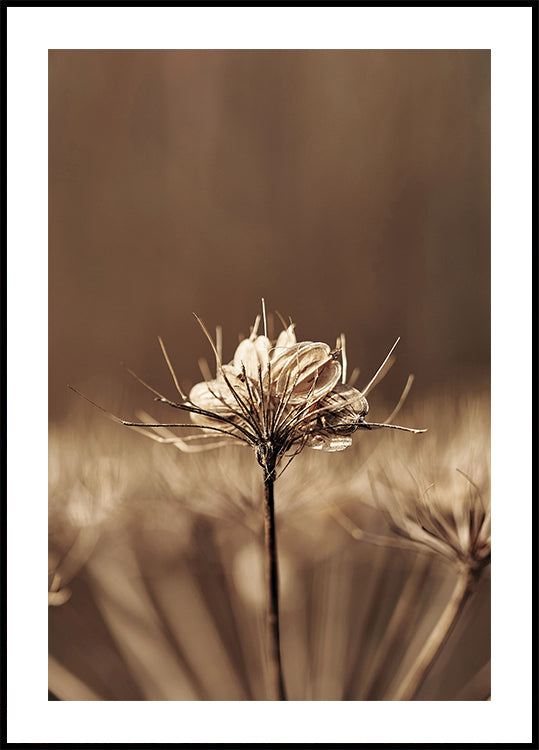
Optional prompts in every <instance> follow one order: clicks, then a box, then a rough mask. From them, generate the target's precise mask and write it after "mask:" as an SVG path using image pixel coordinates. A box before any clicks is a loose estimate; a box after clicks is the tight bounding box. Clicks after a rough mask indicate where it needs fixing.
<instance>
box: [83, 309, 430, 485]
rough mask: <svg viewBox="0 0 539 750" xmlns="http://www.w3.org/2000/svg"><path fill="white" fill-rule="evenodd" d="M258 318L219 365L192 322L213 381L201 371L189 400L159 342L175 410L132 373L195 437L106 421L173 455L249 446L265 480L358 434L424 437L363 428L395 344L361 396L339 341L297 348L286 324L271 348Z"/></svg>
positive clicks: (342, 339)
mask: <svg viewBox="0 0 539 750" xmlns="http://www.w3.org/2000/svg"><path fill="white" fill-rule="evenodd" d="M263 312H264V315H263V321H264V334H260V335H259V334H258V327H259V325H260V322H261V318H260V316H258V317H257V319H256V321H255V324H254V326H253V329H252V332H251V335H250V336H249V338H247V339H244V340H243V341H241V342H240V344H239V346H238V347H237V349H236V351H235V353H234V356H233V358H232V360H231V361H230V362H228V363H227V364H223V362H222V359H221V342H220V331H219V334H218V336H217V340H216V341H215V342H214V341H213V340H212V338H211V336H210V335H209V333H208V331H207V329H206V327H205V326H204V324H203V323H202V321H200V320H199V319H198V318H197V320H199V323H200V325H201V327H202V329H203V331H204V333H205V335H206V336H207V338H208V340H209V342H210V344H211V346H212V349H213V352H214V354H215V359H216V374H215V377H212V376H211V373H210V372H209V369H208V368H207V366H205V367H204V368H202V367H201V369H202V371H203V375H204V377H205V379H204V380H203V381H202V382H200V383H197V384H196V385H194V386H193V388H191V390H190V392H189V394H188V395H186V394H185V393H184V392H183V390H182V389H181V387H180V385H179V382H178V379H177V377H176V373H175V372H174V369H173V368H172V365H171V362H170V359H169V357H168V354H167V352H166V349H165V347H164V344H163V342H162V341H161V339H159V342H160V344H161V348H162V351H163V355H164V357H165V360H166V363H167V365H168V367H169V370H170V372H171V374H172V377H173V380H174V384H175V386H176V389H177V390H178V392H179V394H180V396H181V397H182V400H181V402H179V403H176V402H174V401H171V400H170V399H168V398H166V397H165V396H163V395H162V394H160V393H158V392H157V391H156V390H155V389H153V388H152V387H151V386H149V385H147V384H146V383H144V381H142V380H141V379H140V378H138V376H136V375H135V374H134V373H131V374H132V375H134V377H135V378H136V379H137V380H139V381H140V382H141V383H142V384H143V385H145V386H146V387H147V388H148V389H149V390H151V391H152V392H153V393H154V394H155V395H156V396H157V398H156V400H157V401H160V402H162V403H165V404H168V405H169V406H172V407H174V408H177V409H181V410H183V411H186V412H188V413H189V414H190V418H191V425H192V426H196V427H198V428H200V429H201V434H199V435H197V436H195V435H192V436H188V437H186V438H183V439H180V438H179V437H175V436H173V435H170V434H168V435H165V434H164V433H163V429H162V428H166V427H186V426H188V425H187V424H177V423H176V424H159V423H154V422H152V421H144V422H127V421H125V420H122V419H118V418H117V417H114V416H113V415H110V414H109V416H112V417H113V418H114V419H116V420H117V421H119V422H121V423H122V424H125V425H127V426H130V427H134V428H136V429H138V430H139V431H141V432H143V433H144V434H146V435H147V436H148V437H151V438H152V439H154V440H157V441H158V442H165V443H171V444H175V445H176V446H177V447H178V448H179V449H180V450H189V451H195V450H201V449H203V448H204V447H208V448H215V447H218V446H220V445H221V444H222V443H223V441H224V440H226V441H230V440H231V439H232V440H233V441H235V442H237V443H244V444H248V445H250V446H251V447H252V448H253V449H254V450H255V454H256V457H257V460H258V462H259V463H260V465H261V466H262V467H263V468H264V471H265V473H266V476H273V477H275V475H274V470H275V468H276V467H277V466H278V465H279V463H280V461H281V459H282V458H283V456H285V455H287V454H288V455H289V457H290V460H291V459H292V458H293V457H294V456H295V455H297V453H299V452H300V451H301V450H302V449H303V448H304V447H306V446H307V447H310V448H314V449H316V450H323V451H329V452H331V451H340V450H344V449H345V448H348V447H349V446H350V445H351V444H352V438H351V435H352V434H353V433H354V432H355V431H356V430H358V429H369V430H371V429H377V428H381V427H390V428H393V429H399V430H406V431H408V432H423V430H414V429H411V428H407V427H400V426H398V425H390V424H387V423H382V424H381V423H375V422H370V423H369V422H366V421H365V415H366V414H367V412H368V403H367V399H366V394H367V393H368V392H369V390H370V389H371V388H372V386H373V385H374V383H375V381H376V380H377V379H378V378H379V375H380V373H381V371H382V370H383V369H384V367H386V365H387V364H388V362H389V360H390V358H391V356H392V352H393V349H394V348H395V346H396V344H395V345H394V346H393V349H392V350H391V351H390V353H389V354H388V356H387V357H386V359H385V361H384V363H383V364H382V366H381V368H379V370H378V372H377V373H376V375H375V376H374V378H373V379H372V380H371V381H370V383H369V384H368V385H367V387H366V388H365V389H364V391H359V390H357V389H355V388H353V387H352V386H351V385H345V384H344V382H343V381H344V378H345V375H346V352H345V351H344V349H345V337H344V335H343V334H341V336H339V338H338V339H337V347H336V348H335V349H332V348H331V347H330V346H329V345H328V344H326V343H323V342H313V341H299V342H298V341H297V339H296V335H295V332H294V325H293V324H292V323H291V324H290V325H289V326H288V327H285V328H284V330H283V331H281V333H280V334H279V336H278V337H277V339H276V340H275V341H271V340H270V339H269V338H268V336H267V325H266V319H265V308H264V306H263ZM92 403H93V402H92ZM148 428H149V429H148ZM150 430H152V431H150ZM287 465H288V464H287ZM285 468H286V467H285ZM283 470H284V469H283Z"/></svg>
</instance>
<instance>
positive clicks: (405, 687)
mask: <svg viewBox="0 0 539 750" xmlns="http://www.w3.org/2000/svg"><path fill="white" fill-rule="evenodd" d="M476 580H477V575H476V574H475V573H474V571H472V570H470V569H469V568H466V569H464V570H463V571H461V572H460V573H459V575H458V578H457V582H456V584H455V587H454V589H453V592H452V594H451V598H450V599H449V601H448V603H447V605H446V607H445V609H444V611H443V612H442V614H441V615H440V619H439V620H438V622H437V623H436V625H435V626H434V629H433V631H432V632H431V634H430V636H429V638H428V639H427V641H426V642H425V645H424V646H423V648H422V649H421V651H420V652H419V654H418V656H417V658H416V660H415V661H414V663H413V664H412V666H411V668H410V670H409V671H408V674H407V675H406V676H405V677H404V679H403V680H402V681H401V683H400V685H399V686H398V688H397V691H396V693H395V694H394V696H393V698H392V700H395V701H410V700H413V699H414V698H415V697H416V695H417V693H418V691H419V688H420V687H421V685H422V684H423V682H424V680H425V678H426V677H427V675H428V674H429V672H430V670H431V669H432V667H433V666H434V664H435V662H436V660H437V659H438V656H439V655H440V653H441V652H442V649H443V647H444V646H445V644H446V643H447V641H448V639H449V636H450V635H451V633H452V632H453V630H454V628H455V625H456V624H457V622H458V620H459V618H460V615H461V614H462V611H463V610H464V606H465V604H466V602H467V601H468V599H469V598H470V596H471V594H472V593H473V591H474V589H475V582H476Z"/></svg>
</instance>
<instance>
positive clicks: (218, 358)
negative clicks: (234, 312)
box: [193, 312, 221, 369]
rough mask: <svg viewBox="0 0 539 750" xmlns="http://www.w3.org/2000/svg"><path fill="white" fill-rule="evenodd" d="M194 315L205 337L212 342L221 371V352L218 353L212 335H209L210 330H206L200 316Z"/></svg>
mask: <svg viewBox="0 0 539 750" xmlns="http://www.w3.org/2000/svg"><path fill="white" fill-rule="evenodd" d="M193 315H194V316H195V318H196V319H197V321H198V324H199V325H200V327H201V328H202V330H203V331H204V335H205V336H206V338H207V339H208V341H209V342H210V346H211V348H212V349H213V353H214V354H215V361H216V364H217V369H219V368H220V367H221V359H220V357H219V352H218V351H217V348H216V346H215V344H214V343H213V339H212V337H211V336H210V334H209V333H208V329H207V328H206V326H205V325H204V323H203V322H202V321H201V319H200V318H199V317H198V315H197V314H196V313H195V312H194V313H193Z"/></svg>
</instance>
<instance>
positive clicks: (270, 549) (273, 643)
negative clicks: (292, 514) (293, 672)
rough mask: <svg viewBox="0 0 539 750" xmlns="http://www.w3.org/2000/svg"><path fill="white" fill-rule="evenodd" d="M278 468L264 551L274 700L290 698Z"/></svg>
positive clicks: (269, 476)
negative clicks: (283, 627)
mask: <svg viewBox="0 0 539 750" xmlns="http://www.w3.org/2000/svg"><path fill="white" fill-rule="evenodd" d="M274 481H275V468H273V469H271V470H268V469H266V470H265V471H264V552H265V564H266V597H267V601H266V615H267V637H268V666H269V689H270V699H271V700H280V701H285V700H287V697H286V691H285V687H284V678H283V667H282V660H281V637H280V629H279V565H278V559H277V538H276V532H275V501H274V494H273V485H274Z"/></svg>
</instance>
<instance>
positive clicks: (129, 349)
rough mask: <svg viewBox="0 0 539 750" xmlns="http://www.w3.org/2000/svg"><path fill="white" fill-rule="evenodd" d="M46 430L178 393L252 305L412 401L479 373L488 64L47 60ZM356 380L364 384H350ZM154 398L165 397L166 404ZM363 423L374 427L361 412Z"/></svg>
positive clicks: (243, 56)
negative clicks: (338, 346)
mask: <svg viewBox="0 0 539 750" xmlns="http://www.w3.org/2000/svg"><path fill="white" fill-rule="evenodd" d="M49 80H50V98H49V142H50V155H49V175H50V177H49V179H50V195H49V211H50V223H49V226H50V242H49V247H50V267H49V300H50V308H49V322H50V352H49V355H50V356H49V368H50V377H49V385H50V413H51V418H52V420H53V421H55V420H58V419H61V418H62V417H64V416H65V415H66V413H68V412H69V411H70V409H71V408H72V405H73V401H74V400H75V399H76V397H75V396H74V394H73V393H72V392H70V391H68V390H67V388H66V384H67V383H72V384H74V385H76V386H78V387H80V388H86V389H87V390H88V389H90V391H91V393H90V394H88V395H92V396H94V397H96V396H99V397H105V399H106V400H107V403H106V405H108V406H110V407H112V406H114V405H117V404H119V403H120V404H122V406H125V407H126V408H128V407H130V405H131V404H133V405H134V404H136V403H140V398H141V397H143V398H146V395H145V394H142V393H141V392H140V388H139V389H138V390H136V391H135V393H136V394H137V395H133V397H132V398H131V395H130V394H131V391H130V390H129V389H130V388H132V384H130V383H128V382H127V381H128V379H129V378H128V376H126V374H125V373H124V372H123V371H122V370H121V368H120V367H119V363H120V362H121V361H124V362H126V363H128V364H129V365H130V366H131V367H132V368H133V369H134V370H136V371H137V372H138V373H139V374H140V375H142V376H145V377H147V378H151V380H152V383H154V384H155V385H156V387H158V388H167V387H168V388H169V384H170V379H169V376H168V373H167V371H166V368H165V366H164V364H163V362H162V358H161V355H160V351H159V348H158V344H157V339H156V337H157V335H161V336H163V337H164V339H165V341H166V343H167V346H168V348H169V350H170V354H171V357H172V359H173V362H174V364H175V366H176V369H177V371H178V373H179V375H180V377H181V379H182V381H183V383H184V384H185V386H186V387H189V385H190V384H192V383H193V382H196V381H197V380H199V379H200V374H199V371H198V367H197V359H198V357H200V356H206V355H208V347H207V344H206V342H205V341H204V339H203V336H202V334H201V331H200V329H199V327H198V326H197V324H196V322H195V320H194V318H193V316H192V312H193V311H195V312H197V313H198V314H199V315H200V316H201V317H202V319H203V320H204V321H205V322H206V324H207V325H208V327H209V328H210V330H213V329H214V327H215V325H218V324H220V325H222V326H223V329H224V347H225V359H227V358H228V357H229V356H230V357H231V356H232V354H233V351H234V348H235V345H236V344H237V340H238V339H237V336H238V333H240V332H242V333H244V334H245V333H248V327H249V325H251V324H252V322H253V319H254V316H255V314H256V313H257V312H258V311H259V309H260V298H261V297H262V296H264V297H265V299H266V302H267V306H268V309H269V310H279V311H280V312H281V313H282V314H283V315H284V316H285V318H286V317H287V316H288V315H291V316H292V318H293V320H294V321H295V322H296V324H297V332H298V335H299V337H300V338H303V339H310V340H324V341H325V340H327V341H329V342H331V343H332V342H333V341H334V340H335V337H336V335H337V334H338V333H340V332H341V331H345V332H346V334H347V337H348V357H349V362H350V365H351V367H354V366H356V365H358V366H360V367H361V371H362V376H361V377H360V381H359V385H361V384H363V385H364V384H365V383H366V382H367V381H368V379H369V378H370V376H371V374H372V372H373V371H374V370H375V369H376V367H377V366H378V364H379V363H380V361H381V360H382V359H383V357H384V356H385V354H386V352H387V351H388V349H389V347H390V346H391V344H392V343H393V341H394V340H395V338H396V337H397V336H398V335H400V336H401V337H402V341H401V344H400V345H399V350H398V365H397V366H396V367H394V368H393V372H392V373H390V375H389V376H388V378H386V381H384V383H382V384H381V385H380V391H381V393H382V396H384V395H385V396H386V397H387V398H388V399H393V398H395V397H398V393H399V391H400V390H401V388H402V385H403V381H404V379H405V377H406V376H407V374H408V373H409V372H414V373H415V375H416V383H415V386H414V393H413V396H412V398H414V399H415V398H417V399H420V398H421V396H422V395H423V394H424V393H425V392H426V391H428V390H429V389H432V388H437V387H438V386H445V385H447V384H451V385H452V386H453V385H454V384H457V388H458V389H459V390H464V391H465V390H466V389H467V388H469V387H470V384H471V383H472V381H473V382H476V381H477V380H484V379H486V378H488V374H489V362H490V52H489V50H405V51H399V50H392V51H391V50H390V51H385V50H375V51H370V50H314V51H308V50H307V51H288V50H245V51H244V50H239V51H238V50H195V51H190V50H189V51H186V50H51V51H50V54H49ZM363 381H365V382H363ZM167 392H171V391H170V390H169V391H167ZM374 416H376V415H374Z"/></svg>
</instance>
